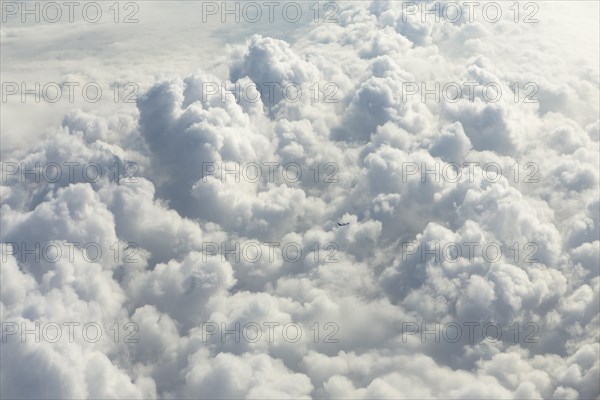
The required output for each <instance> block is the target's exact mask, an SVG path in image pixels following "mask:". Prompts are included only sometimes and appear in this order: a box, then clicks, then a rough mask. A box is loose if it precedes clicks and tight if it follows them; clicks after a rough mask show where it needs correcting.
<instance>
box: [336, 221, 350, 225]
mask: <svg viewBox="0 0 600 400" xmlns="http://www.w3.org/2000/svg"><path fill="white" fill-rule="evenodd" d="M346 225H350V222H338V226H346Z"/></svg>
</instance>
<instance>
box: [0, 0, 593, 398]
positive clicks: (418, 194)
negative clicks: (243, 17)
mask: <svg viewBox="0 0 600 400" xmlns="http://www.w3.org/2000/svg"><path fill="white" fill-rule="evenodd" d="M442 4H444V3H442ZM438 5H439V4H438ZM544 5H545V3H544ZM181 7H183V6H181ZM413 7H415V8H413ZM419 7H422V8H423V9H425V10H430V11H431V10H433V11H431V12H429V13H428V14H427V18H426V19H425V20H422V19H421V14H420V13H419V11H418V10H419ZM432 7H435V4H434V3H432V2H420V3H418V4H413V3H412V2H410V4H408V3H402V2H397V1H372V2H345V3H343V2H340V3H331V4H330V6H327V7H325V9H321V12H327V11H328V10H329V11H331V10H333V12H334V14H335V19H336V21H335V22H334V23H305V21H303V22H302V23H299V24H298V25H297V26H295V28H296V29H297V30H296V31H295V32H291V31H292V30H291V29H290V32H287V31H286V30H285V29H279V30H278V29H265V30H264V31H262V30H261V28H260V27H261V25H260V24H258V25H256V26H251V27H248V26H245V27H244V29H243V30H242V31H243V32H244V33H248V32H250V33H248V36H244V37H239V38H237V39H238V40H235V41H234V43H231V44H230V45H228V47H227V48H226V49H225V50H226V51H224V52H222V54H219V56H218V57H215V60H214V62H215V63H216V66H215V68H209V67H207V66H206V60H205V57H201V56H200V55H197V56H194V55H190V49H188V48H187V47H185V46H184V45H183V44H181V43H179V42H178V43H179V44H178V45H177V46H175V47H174V50H173V49H171V50H172V54H175V55H173V59H177V57H183V54H184V53H185V54H186V56H185V59H186V60H187V61H186V64H185V65H186V66H189V68H187V69H186V70H185V71H181V70H177V71H174V69H173V68H171V67H169V66H167V65H163V64H162V63H160V60H163V58H156V60H158V61H157V63H158V64H157V66H156V68H155V69H153V72H152V73H149V72H148V71H147V70H144V71H140V72H139V73H138V74H139V75H142V76H140V77H139V81H140V82H141V83H142V82H143V84H144V87H143V89H142V90H141V91H140V93H139V97H138V99H137V102H136V103H135V105H131V107H123V108H122V109H119V110H118V112H114V110H112V109H110V108H107V107H104V106H100V105H99V106H98V107H97V108H96V109H92V110H90V109H87V108H86V109H84V108H77V107H74V108H73V109H71V110H68V111H65V112H63V113H62V114H61V119H60V120H59V122H56V121H57V120H56V118H54V117H53V118H52V119H47V120H46V123H47V126H46V127H45V128H46V131H45V133H44V134H43V135H41V134H40V135H38V136H35V140H31V141H29V142H27V143H21V140H17V139H16V138H14V137H12V138H11V142H10V143H11V147H10V148H9V149H8V150H3V153H2V154H3V167H2V168H3V169H2V186H1V187H0V193H1V194H2V200H1V206H0V207H1V211H2V216H1V220H0V221H1V224H2V231H1V233H0V239H1V241H2V251H1V254H0V255H1V256H2V267H1V269H0V271H1V278H2V279H1V281H2V294H1V297H0V299H1V302H0V311H1V315H2V323H3V324H2V352H1V355H0V359H1V362H2V365H3V368H2V369H1V372H0V376H1V380H2V385H1V389H0V392H1V395H2V397H6V398H163V399H173V398H206V399H215V398H226V399H234V398H235V399H238V398H249V399H257V398H277V399H283V398H290V399H291V398H293V399H297V398H307V399H308V398H327V399H339V398H349V399H373V398H390V399H391V398H515V399H517V398H569V399H571V398H572V399H590V398H592V399H593V398H596V399H597V398H599V396H600V395H599V393H600V387H599V385H598V381H599V379H598V378H599V373H600V363H599V351H600V350H599V345H598V342H599V331H598V322H599V317H598V315H599V311H600V309H599V305H598V304H599V293H600V279H599V277H598V274H599V269H598V266H599V264H600V210H599V201H600V199H599V196H598V185H599V180H600V175H599V173H598V171H599V167H600V165H599V164H598V151H599V141H598V137H599V135H598V132H599V129H598V127H599V124H600V122H599V120H598V64H597V60H596V61H594V57H591V56H590V54H591V55H593V54H594V53H593V52H594V51H596V52H597V49H596V48H595V49H592V50H590V48H589V47H586V46H587V45H585V44H581V43H578V44H577V46H575V47H577V49H580V46H581V48H582V49H585V50H586V51H590V53H589V54H586V55H585V56H579V53H578V52H577V51H576V50H577V49H572V48H571V42H569V40H572V38H577V39H578V40H584V39H587V38H589V35H587V33H585V34H584V32H583V31H581V30H578V29H575V30H573V29H574V28H573V27H572V26H569V27H566V25H568V24H567V22H568V19H567V18H566V17H565V20H564V21H562V22H561V24H562V25H560V24H559V26H565V33H564V34H565V37H563V36H560V34H559V33H556V32H555V31H560V29H558V30H557V29H554V28H552V29H550V28H547V25H545V24H542V23H540V24H524V23H522V24H516V23H515V22H514V21H513V20H512V19H511V17H512V14H511V13H508V14H505V15H503V17H502V18H501V19H500V20H499V21H498V22H497V23H490V22H489V21H487V20H485V19H484V18H482V17H481V15H480V14H476V15H475V17H476V18H475V21H469V19H468V17H467V16H465V15H463V16H462V17H461V18H458V19H456V20H452V21H449V20H448V18H442V17H443V16H444V14H440V13H439V10H438V12H437V14H436V11H435V10H434V9H433V8H432ZM586 7H587V6H586ZM586 7H583V6H582V7H575V8H574V9H573V10H574V11H572V12H571V11H570V13H572V14H573V15H575V16H576V17H578V18H584V17H583V16H584V15H586V14H590V11H589V10H587V8H586ZM590 7H591V8H592V9H595V10H596V11H597V5H593V6H590ZM185 10H188V12H189V11H190V9H187V8H185ZM152 11H153V12H156V10H155V9H154V8H152ZM180 11H182V10H180ZM304 11H305V12H312V11H311V10H310V9H308V8H306V7H305V8H304ZM504 11H505V12H508V11H510V10H508V8H507V7H504ZM478 12H481V10H479V11H478ZM561 13H562V10H558V9H557V8H556V6H551V5H548V7H547V8H545V9H544V10H541V11H540V14H539V16H538V17H539V18H540V19H544V18H546V20H547V21H553V22H556V23H558V22H557V21H560V19H557V18H558V17H557V16H560V15H561ZM596 14H597V13H596ZM149 15H153V14H152V13H150V14H149ZM307 15H309V14H307ZM436 15H437V16H438V17H440V19H439V21H436V20H435V16H436ZM569 15H571V14H569ZM189 18H191V17H190V15H187V16H186V21H187V19H189ZM263 22H264V21H263ZM592 22H593V21H592ZM595 22H596V23H597V21H595ZM292 25H293V24H282V26H283V27H286V26H288V27H290V26H292ZM186 26H187V25H186ZM207 26H208V25H207ZM213 28H214V26H213ZM271 28H273V27H271ZM6 29H7V30H5V28H4V27H3V30H2V36H3V40H4V38H5V37H10V38H12V37H13V36H14V35H18V34H19V32H20V31H19V30H13V29H12V28H10V27H9V28H6ZM45 29H48V27H45ZM186 29H188V30H189V31H188V30H184V28H181V32H184V33H186V34H187V33H190V32H191V29H192V28H189V27H188V28H186ZM207 29H208V28H207ZM242 31H241V32H242ZM272 31H277V32H272ZM569 35H570V36H569ZM206 36H207V37H206V40H209V38H210V35H206ZM186 37H187V36H186ZM566 37H570V38H571V39H569V40H567V39H566ZM12 40H13V39H10V40H9V41H8V43H9V45H10V43H13V42H12ZM172 40H173V41H174V42H176V39H172ZM594 40H595V42H594V43H595V44H597V38H596V39H594ZM94 43H95V42H94ZM215 43H216V39H215V42H213V43H212V45H211V46H208V47H209V48H211V49H212V50H211V51H215V52H216V50H215V48H214V47H215V46H216V45H215ZM197 45H198V44H197V43H196V46H197ZM117 47H118V46H117ZM167 47H168V46H167ZM592 47H593V46H592ZM596 47H597V46H596ZM171 50H170V51H171ZM12 51H14V50H12ZM561 51H564V52H565V54H568V55H569V57H567V56H561ZM191 53H193V52H191ZM169 54H171V53H169ZM177 54H179V56H177ZM145 57H150V56H145ZM188 58H191V61H190V60H188ZM201 58H202V61H200V59H201ZM146 59H151V57H150V58H144V60H146ZM596 59H597V57H596ZM171 61H172V60H171ZM193 61H197V62H196V63H194V62H193ZM559 61H560V62H559ZM188 62H189V63H188ZM123 68H127V66H123ZM148 68H149V67H148ZM78 73H79V72H73V74H74V76H75V75H77V74H78ZM89 74H90V76H96V77H97V78H98V79H100V77H103V75H102V74H101V73H100V72H99V71H97V69H96V68H94V69H91V70H90V72H89ZM95 74H96V75H95ZM124 74H126V75H127V74H129V72H127V73H125V72H124ZM131 74H133V72H131ZM134 75H135V74H134ZM436 82H438V83H441V86H444V84H446V83H448V82H457V83H460V84H461V85H463V84H464V83H465V82H469V84H470V85H472V86H473V87H474V89H473V91H472V92H471V93H468V92H467V91H462V92H461V93H460V95H458V96H454V97H452V98H451V99H450V98H445V97H444V96H443V94H442V99H441V101H436V96H435V95H434V94H432V93H431V90H432V88H435V87H436V86H435V83H436ZM515 82H517V84H515ZM411 83H412V84H411ZM527 83H529V84H534V86H531V85H529V86H528V85H527ZM272 84H276V86H275V87H274V89H275V90H270V88H271V85H272ZM421 84H423V85H424V86H422V85H421ZM486 85H487V86H486ZM515 85H516V86H515ZM488 86H489V87H491V89H489V90H488V89H486V87H488ZM282 87H288V88H289V87H293V88H294V91H293V93H295V95H296V96H295V97H294V98H293V99H291V98H290V97H289V96H290V93H292V92H291V91H282V90H281V88H282ZM240 88H243V89H240ZM463 88H464V87H463ZM532 88H534V89H536V90H535V96H536V98H537V99H538V101H537V102H532V103H529V102H524V101H523V99H524V98H526V97H527V96H533V95H534V94H532V93H533V92H532ZM215 89H217V90H218V92H214V90H215ZM417 89H418V90H419V91H418V92H411V91H414V90H417ZM423 89H426V90H427V91H429V94H427V93H425V94H424V93H422V92H421V91H422V90H423ZM240 90H242V91H240ZM500 93H501V95H500V96H499V98H498V99H497V101H490V96H496V95H498V94H500ZM515 99H516V100H515ZM13 122H14V121H13ZM21 130H23V128H18V127H17V128H14V130H13V131H11V132H19V131H21ZM57 168H59V170H60V171H61V174H60V175H57V173H56V171H57ZM473 244H476V246H475V247H473ZM492 245H493V246H492ZM42 250H43V251H42ZM36 251H42V257H41V258H40V259H38V258H36V254H35V253H36ZM58 251H61V252H62V253H60V254H58V255H57V252H58ZM457 252H458V254H460V255H461V256H460V257H455V256H456V254H457ZM65 323H66V324H67V325H65ZM75 323H76V324H75ZM36 324H37V325H36ZM69 324H72V325H69ZM73 324H75V325H73ZM489 324H493V326H492V327H491V328H490V330H489V331H488V330H486V329H484V327H485V326H487V325H489ZM57 326H58V328H57ZM438 326H442V327H443V329H442V330H437V328H436V327H438ZM449 327H450V328H449ZM457 327H458V329H461V330H462V331H461V332H462V334H461V335H460V337H457V338H456V340H454V339H449V336H448V335H450V336H451V337H454V336H453V335H454V332H455V330H456V329H457ZM469 327H470V328H469ZM57 329H60V331H59V332H61V333H62V336H61V337H60V340H56V341H54V340H48V339H49V338H53V337H54V336H52V335H53V334H54V332H55V331H56V330H57ZM469 329H473V332H471V331H469ZM494 330H496V331H494ZM500 331H502V334H501V337H496V340H490V338H489V335H488V336H486V334H492V335H494V333H492V332H496V333H498V332H500ZM98 332H100V334H99V337H98V338H97V339H98V340H90V336H91V337H93V338H94V339H96V336H97V335H95V334H96V333H98ZM71 335H73V340H70V339H71ZM496 336H497V335H496ZM38 337H39V339H40V340H36V338H38Z"/></svg>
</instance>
